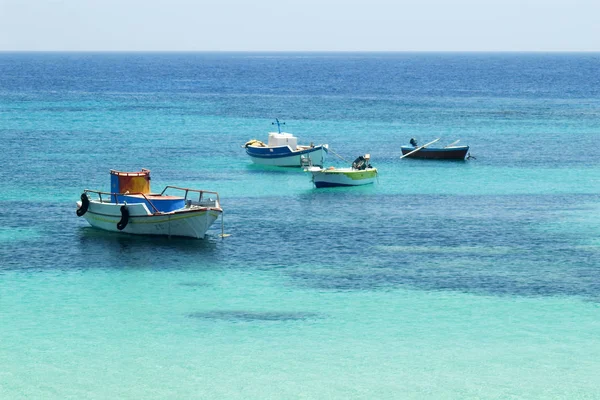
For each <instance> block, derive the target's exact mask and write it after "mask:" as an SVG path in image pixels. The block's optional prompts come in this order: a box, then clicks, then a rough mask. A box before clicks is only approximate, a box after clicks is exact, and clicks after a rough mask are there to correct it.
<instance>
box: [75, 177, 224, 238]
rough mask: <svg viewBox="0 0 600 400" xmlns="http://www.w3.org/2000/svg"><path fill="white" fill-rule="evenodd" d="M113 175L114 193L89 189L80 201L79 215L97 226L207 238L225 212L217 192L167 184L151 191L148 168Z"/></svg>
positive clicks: (148, 233)
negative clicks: (160, 189)
mask: <svg viewBox="0 0 600 400" xmlns="http://www.w3.org/2000/svg"><path fill="white" fill-rule="evenodd" d="M110 174H111V192H101V191H97V190H89V189H86V190H84V191H83V193H82V195H81V200H80V201H78V202H77V216H79V217H83V218H85V220H86V221H87V222H88V223H89V224H90V225H91V226H93V227H94V228H99V229H103V230H106V231H112V232H123V233H130V234H135V235H164V236H187V237H193V238H196V239H203V238H204V236H205V235H206V231H207V230H208V229H209V228H210V226H211V225H212V224H213V223H214V222H215V221H216V220H217V218H219V216H221V215H222V213H223V210H222V209H221V203H220V201H219V194H218V193H217V192H211V191H206V190H196V189H190V188H181V187H176V186H167V187H165V188H164V189H163V191H162V192H161V193H151V192H150V171H149V170H147V169H142V170H141V171H139V172H120V171H114V170H111V171H110ZM173 193H176V195H175V194H173Z"/></svg>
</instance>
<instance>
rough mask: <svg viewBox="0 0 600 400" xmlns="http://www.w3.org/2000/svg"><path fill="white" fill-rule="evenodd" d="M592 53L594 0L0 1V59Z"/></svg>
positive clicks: (598, 2)
mask: <svg viewBox="0 0 600 400" xmlns="http://www.w3.org/2000/svg"><path fill="white" fill-rule="evenodd" d="M13 50H17V51H18V50H36V51H52V50H57V51H79V50H89V51H111V50H112V51H310V50H312V51H600V0H568V1H567V0H449V1H444V0H410V1H408V0H395V1H394V0H248V1H242V0H0V51H13Z"/></svg>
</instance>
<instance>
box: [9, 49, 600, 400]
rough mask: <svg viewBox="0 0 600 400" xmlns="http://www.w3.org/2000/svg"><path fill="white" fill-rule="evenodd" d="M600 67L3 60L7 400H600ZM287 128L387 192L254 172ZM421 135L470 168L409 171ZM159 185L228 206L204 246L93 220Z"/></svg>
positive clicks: (540, 57) (178, 57)
mask: <svg viewBox="0 0 600 400" xmlns="http://www.w3.org/2000/svg"><path fill="white" fill-rule="evenodd" d="M599 69H600V53H228V52H222V53H220V52H217V53H28V52H21V53H7V52H4V53H0V144H1V149H0V160H1V168H0V398H1V399H8V400H13V399H36V400H44V399H57V400H58V399H60V400H64V399H145V400H149V399H528V400H529V399H599V398H600V380H599V379H598V377H599V376H600V157H599V155H600V151H599V146H598V143H599V141H600V74H599V73H598V71H599ZM275 118H278V119H279V120H280V121H282V122H285V125H283V126H282V128H283V130H285V131H286V132H290V133H292V134H294V135H295V136H297V137H298V140H299V142H300V143H302V144H308V143H310V142H312V143H314V144H321V143H327V144H328V145H329V148H330V149H331V151H330V152H329V154H328V158H327V160H326V166H340V167H341V166H344V167H346V166H349V164H350V163H351V162H352V161H353V160H354V159H355V158H356V157H358V156H360V155H363V154H366V153H368V154H370V155H371V164H372V165H373V166H374V167H376V168H377V169H378V171H379V175H378V179H377V181H376V182H375V183H374V184H373V185H368V186H362V187H348V188H328V189H316V188H314V186H313V184H312V182H311V179H310V176H309V174H307V173H306V172H304V171H303V170H302V169H300V168H297V169H294V168H277V167H261V166H258V165H255V164H253V163H252V161H251V160H250V158H249V157H248V156H247V155H246V153H245V151H244V148H243V145H244V143H245V142H247V141H249V140H251V139H258V140H262V141H266V140H267V137H268V132H270V131H275V130H276V129H277V128H276V126H274V125H272V123H273V121H275ZM411 138H415V139H416V140H417V141H418V142H419V143H421V144H424V143H427V142H429V141H432V140H434V139H437V138H440V141H439V142H438V143H437V144H436V145H438V144H439V145H447V144H450V143H451V142H454V141H456V140H460V142H459V144H461V145H462V144H464V145H469V146H470V150H469V152H470V155H471V157H470V158H469V159H468V160H466V161H458V162H457V161H435V160H433V161H431V160H417V159H410V158H404V159H401V158H400V157H401V155H402V153H401V150H400V146H401V145H405V144H408V142H409V140H410V139H411ZM141 168H147V169H150V170H151V174H152V190H153V191H160V190H162V188H163V187H164V186H166V185H176V186H184V187H192V188H199V189H206V190H213V191H217V192H218V193H219V196H220V200H221V204H222V207H223V210H224V214H223V218H222V219H219V220H218V221H217V222H216V223H215V224H214V225H213V226H212V228H211V229H210V230H209V232H208V236H207V237H206V238H205V239H204V240H195V239H186V238H169V237H144V236H129V235H127V234H122V233H110V232H104V231H100V230H96V229H94V228H92V227H90V226H89V225H88V224H87V222H86V221H85V220H84V219H83V218H80V217H77V215H76V213H75V211H76V201H77V200H79V197H80V196H81V193H82V192H83V190H84V189H95V190H103V191H109V190H110V175H109V171H110V170H111V169H116V170H120V171H138V170H140V169H141ZM221 233H225V234H226V237H221ZM227 235H228V236H227Z"/></svg>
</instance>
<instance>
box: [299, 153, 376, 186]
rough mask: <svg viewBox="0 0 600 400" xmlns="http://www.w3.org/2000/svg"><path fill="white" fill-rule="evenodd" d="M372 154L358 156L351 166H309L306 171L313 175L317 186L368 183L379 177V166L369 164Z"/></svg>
mask: <svg viewBox="0 0 600 400" xmlns="http://www.w3.org/2000/svg"><path fill="white" fill-rule="evenodd" d="M369 159H370V155H369V154H366V155H365V156H360V157H358V158H357V159H356V160H355V161H354V162H353V163H352V167H349V168H334V167H329V168H327V169H324V168H320V167H313V166H311V167H308V168H306V169H305V171H306V172H310V173H311V175H312V181H313V183H314V185H315V187H317V188H326V187H336V186H362V185H368V184H371V183H373V182H374V181H375V179H376V178H377V168H373V167H372V166H371V165H370V164H369Z"/></svg>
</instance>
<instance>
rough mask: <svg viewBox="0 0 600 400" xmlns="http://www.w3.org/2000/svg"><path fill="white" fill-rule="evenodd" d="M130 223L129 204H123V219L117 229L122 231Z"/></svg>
mask: <svg viewBox="0 0 600 400" xmlns="http://www.w3.org/2000/svg"><path fill="white" fill-rule="evenodd" d="M128 223H129V210H128V209H127V206H121V220H120V221H119V222H118V223H117V229H118V230H120V231H122V230H123V229H125V227H126V226H127V224H128Z"/></svg>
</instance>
